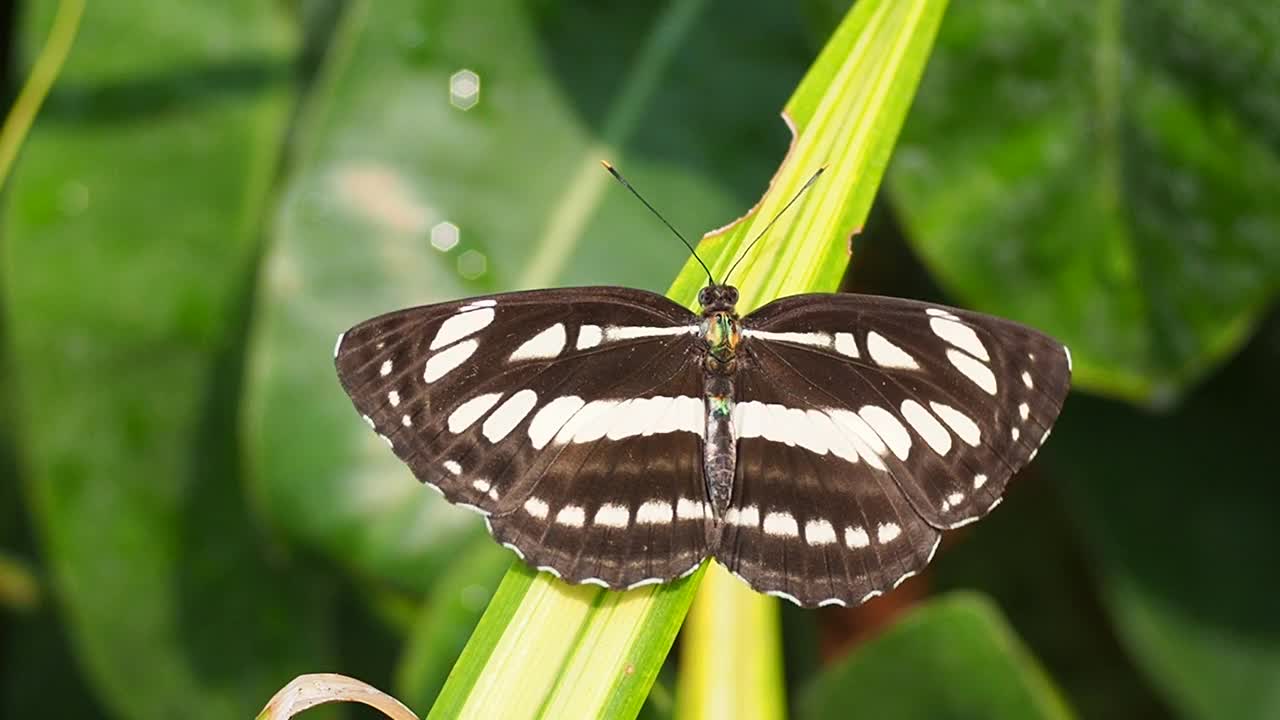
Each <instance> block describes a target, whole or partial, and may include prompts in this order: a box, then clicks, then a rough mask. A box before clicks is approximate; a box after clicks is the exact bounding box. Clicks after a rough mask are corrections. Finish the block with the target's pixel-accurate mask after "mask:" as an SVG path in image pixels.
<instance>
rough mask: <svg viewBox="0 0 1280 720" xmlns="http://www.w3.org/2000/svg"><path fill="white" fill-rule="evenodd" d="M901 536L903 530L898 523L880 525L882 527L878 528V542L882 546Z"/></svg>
mask: <svg viewBox="0 0 1280 720" xmlns="http://www.w3.org/2000/svg"><path fill="white" fill-rule="evenodd" d="M901 534H902V528H900V527H898V524H897V523H880V527H878V528H876V542H878V543H880V544H881V545H883V544H885V543H887V542H893V541H894V540H896V539H897V538H898V536H899V535H901Z"/></svg>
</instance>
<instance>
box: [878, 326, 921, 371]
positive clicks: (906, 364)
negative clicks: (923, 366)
mask: <svg viewBox="0 0 1280 720" xmlns="http://www.w3.org/2000/svg"><path fill="white" fill-rule="evenodd" d="M867 352H868V353H870V354H871V359H872V360H874V361H875V363H876V364H877V365H879V366H880V367H887V368H899V369H902V370H916V369H918V368H919V367H920V366H919V365H918V364H916V359H915V358H913V357H911V355H909V354H908V353H907V351H906V350H903V349H902V348H900V347H898V346H897V345H894V344H893V343H891V342H889V341H888V340H886V339H885V337H884V336H883V335H881V334H880V333H878V332H876V331H874V330H872V331H871V332H869V333H867Z"/></svg>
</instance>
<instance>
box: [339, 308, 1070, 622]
mask: <svg viewBox="0 0 1280 720" xmlns="http://www.w3.org/2000/svg"><path fill="white" fill-rule="evenodd" d="M737 299H738V291H737V290H736V289H734V288H733V287H731V286H728V285H722V284H715V283H712V284H710V285H708V286H706V287H704V288H703V289H702V291H701V293H700V294H699V298H698V300H699V303H700V305H701V309H702V311H701V313H700V314H694V313H692V312H690V311H689V310H688V309H686V308H684V307H682V306H680V305H678V304H676V303H675V302H673V301H671V300H669V299H667V298H665V297H663V296H661V295H657V294H654V293H650V292H645V291H641V290H632V289H626V288H619V287H581V288H566V289H556V290H534V291H528V292H514V293H506V294H500V295H492V296H487V297H480V298H472V299H467V300H460V301H456V302H447V303H441V304H437V305H428V306H424V307H418V308H412V309H408V310H401V311H399V312H393V313H390V314H387V315H383V316H381V317H377V318H374V319H372V320H369V321H368V322H365V323H362V324H360V325H357V326H356V327H354V328H352V329H351V330H349V331H347V332H346V333H344V334H343V335H342V336H340V337H339V338H338V343H337V346H336V348H335V362H336V364H337V369H338V376H339V378H340V379H341V382H342V385H343V387H344V388H345V389H346V391H347V393H348V394H349V395H350V396H351V399H352V401H353V402H354V404H355V406H356V408H357V409H358V410H359V411H360V413H362V414H363V415H364V418H365V420H366V421H367V422H368V423H369V424H370V425H371V426H372V427H373V429H374V430H375V431H376V432H377V433H378V434H380V435H381V436H382V437H383V438H384V439H385V440H386V441H387V443H388V444H389V445H390V446H391V448H392V450H394V451H395V453H396V455H397V456H399V457H400V459H401V460H403V461H404V462H405V463H407V464H408V465H409V467H410V468H411V469H412V470H413V473H414V475H416V476H417V477H418V479H420V480H422V481H423V482H425V483H427V484H428V485H430V486H432V487H434V488H436V489H437V490H439V491H440V492H441V493H443V494H444V496H445V498H447V499H448V500H449V501H450V502H452V503H454V504H457V505H459V506H462V507H466V508H470V509H473V510H475V511H477V512H479V513H481V514H482V515H483V516H484V517H485V521H486V523H487V524H488V527H489V530H490V532H491V533H492V534H493V536H494V537H495V538H496V539H497V540H498V541H499V542H501V543H502V544H503V545H505V546H507V547H509V548H511V549H512V550H513V551H514V552H515V553H516V554H518V555H519V556H520V557H521V558H523V559H524V560H525V562H527V563H528V564H530V565H532V566H534V567H536V568H538V569H539V570H545V571H547V572H549V573H553V574H555V575H556V576H558V577H561V578H563V579H565V580H567V581H569V582H575V583H595V584H598V585H602V586H605V587H609V588H619V589H621V588H631V587H636V586H639V585H645V584H648V583H656V582H664V581H667V580H671V579H674V578H678V577H682V576H685V575H687V574H689V573H691V572H693V571H694V570H695V569H696V568H697V567H698V566H699V565H700V564H701V563H702V562H703V561H704V560H705V559H707V558H708V557H711V556H714V557H715V558H716V559H717V560H718V561H719V562H720V563H722V564H723V565H725V566H726V567H727V568H728V569H729V570H731V571H732V572H734V573H735V574H737V575H738V576H739V577H741V578H742V579H743V580H745V581H746V582H747V583H748V584H749V585H750V586H751V587H753V588H755V589H756V590H758V591H761V592H765V593H768V594H771V595H775V596H778V597H782V598H785V599H787V600H790V601H792V602H795V603H797V604H799V605H803V606H814V605H854V604H858V603H860V602H863V601H865V600H867V599H869V598H871V597H874V596H876V595H878V594H880V593H883V592H885V591H886V590H888V589H891V588H893V587H896V586H897V585H898V584H899V583H901V582H902V581H903V580H904V579H906V578H908V577H910V576H911V575H913V574H915V573H917V572H919V571H920V570H921V569H923V568H924V567H925V566H926V565H927V564H928V563H929V561H930V560H931V559H932V557H933V554H934V551H935V550H936V549H937V547H938V543H939V540H940V537H941V535H940V533H941V531H942V530H946V529H950V528H955V527H959V526H961V525H964V524H966V523H969V522H972V521H974V520H977V519H978V518H980V517H982V516H983V515H985V514H986V513H988V512H990V511H991V509H992V508H994V507H995V506H996V505H997V504H998V503H999V502H1000V499H1001V495H1002V493H1003V492H1004V489H1005V486H1006V484H1007V483H1008V481H1009V478H1010V476H1012V475H1013V474H1014V473H1015V472H1017V471H1018V469H1019V468H1021V467H1022V466H1024V465H1026V464H1027V463H1028V462H1029V461H1030V460H1031V459H1032V458H1034V457H1035V454H1036V452H1037V450H1038V449H1039V448H1040V446H1041V444H1042V443H1043V442H1044V441H1045V439H1046V438H1048V436H1049V429H1050V426H1051V425H1052V424H1053V422H1054V419H1055V418H1056V417H1057V415H1058V412H1059V410H1060V409H1061V407H1062V403H1063V400H1064V398H1065V397H1066V394H1067V390H1068V387H1069V384H1070V371H1071V356H1070V353H1069V351H1068V350H1067V349H1066V347H1064V346H1063V345H1062V344H1061V343H1058V342H1056V341H1055V340H1053V339H1051V338H1049V337H1048V336H1046V335H1044V334H1042V333H1040V332H1038V331H1036V330H1033V329H1031V328H1028V327H1025V326H1023V325H1020V324H1017V323H1014V322H1010V321H1007V320H1002V319H1000V318H995V317H991V316H988V315H982V314H978V313H973V312H968V311H964V310H958V309H954V308H948V307H942V306H939V305H934V304H930V303H923V302H916V301H912V300H902V299H897V298H888V297H878V296H869V295H852V294H834V295H833V294H813V295H796V296H792V297H785V298H781V299H779V300H776V301H774V302H771V303H769V304H767V305H765V306H763V307H761V308H759V309H758V310H756V311H754V312H752V313H750V314H748V315H746V316H744V317H741V318H739V317H738V316H737V314H736V312H735V310H734V305H735V304H736V302H737Z"/></svg>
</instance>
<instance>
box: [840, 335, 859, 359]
mask: <svg viewBox="0 0 1280 720" xmlns="http://www.w3.org/2000/svg"><path fill="white" fill-rule="evenodd" d="M835 348H836V352H838V353H840V354H841V355H848V356H849V357H852V358H856V357H858V341H857V340H855V339H854V338H853V333H847V332H838V333H836V343H835Z"/></svg>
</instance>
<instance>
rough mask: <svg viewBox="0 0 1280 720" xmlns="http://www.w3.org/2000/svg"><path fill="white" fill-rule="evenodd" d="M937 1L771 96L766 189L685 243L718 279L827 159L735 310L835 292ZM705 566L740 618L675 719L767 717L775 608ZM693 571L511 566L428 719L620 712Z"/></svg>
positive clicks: (678, 609)
mask: <svg viewBox="0 0 1280 720" xmlns="http://www.w3.org/2000/svg"><path fill="white" fill-rule="evenodd" d="M944 7H945V2H942V1H940V0H914V1H913V2H907V3H898V2H864V3H862V4H859V5H858V6H857V8H856V9H855V10H854V11H853V12H851V13H850V14H849V16H848V18H846V20H845V22H844V23H843V24H842V25H841V27H840V28H839V29H838V30H837V31H836V33H835V34H834V35H833V36H832V38H831V39H830V40H829V41H828V43H827V45H826V46H825V48H824V49H823V51H822V53H821V55H820V56H819V57H818V59H817V60H816V61H815V62H814V64H813V65H812V66H811V68H810V69H809V72H808V73H807V74H806V75H805V78H804V80H803V81H802V82H801V83H800V85H799V87H798V88H797V89H796V90H795V92H794V94H793V95H792V98H791V100H790V101H789V102H788V103H787V105H786V109H785V111H784V115H785V117H786V118H787V120H788V121H789V125H790V127H791V128H792V129H793V130H794V132H795V134H796V135H795V139H794V141H793V143H792V146H791V151H790V152H789V153H788V155H787V157H786V158H785V159H784V161H783V164H782V166H781V168H780V169H779V170H778V172H777V173H776V174H775V175H774V178H773V180H772V182H771V183H770V185H769V189H768V191H767V192H766V193H765V195H764V197H763V198H762V199H761V200H760V202H759V203H758V204H757V205H756V207H755V208H753V210H752V211H751V212H749V213H748V214H747V215H746V216H744V217H743V218H742V219H741V220H740V221H738V222H735V223H733V224H731V225H730V226H728V227H726V228H723V229H722V230H720V231H716V232H715V233H712V234H710V235H709V236H707V237H706V238H704V240H703V242H702V243H701V245H700V248H701V253H703V256H704V257H706V258H708V263H709V264H710V265H711V266H712V267H713V268H715V269H716V270H717V271H718V273H719V274H720V275H721V276H722V275H723V273H724V271H725V270H727V268H728V267H729V264H730V263H731V262H732V260H733V258H734V257H736V256H738V255H739V253H741V252H743V251H744V250H745V249H746V246H747V244H748V243H749V242H750V239H751V238H753V237H755V236H756V235H757V234H758V233H759V232H760V230H761V229H762V228H763V227H764V226H765V225H766V224H767V223H769V222H770V220H771V218H773V217H774V216H775V215H776V214H777V213H778V211H779V210H781V209H782V208H783V207H784V206H785V205H786V204H787V203H788V201H790V200H791V199H792V198H793V197H795V196H796V193H797V192H798V191H799V190H800V189H801V188H802V187H803V186H804V185H805V183H806V182H807V181H809V180H810V178H811V177H812V176H813V173H814V171H815V170H816V169H817V168H819V167H822V166H823V165H824V164H825V165H828V173H827V174H826V175H825V176H824V177H823V182H822V183H819V184H818V185H816V186H815V188H814V189H813V190H812V191H811V192H810V193H809V194H808V195H806V196H805V197H803V198H802V199H801V200H800V201H799V202H797V203H796V204H795V206H794V207H793V208H792V209H790V210H789V211H788V212H787V213H786V214H785V215H782V216H781V217H780V218H779V221H778V222H777V224H776V225H775V226H774V227H773V230H772V232H771V234H770V237H769V242H768V243H765V244H762V245H758V246H756V247H755V248H754V249H753V252H751V253H748V254H747V255H745V257H744V264H743V265H742V266H741V274H740V275H736V276H735V278H737V279H738V280H735V281H736V282H739V284H740V285H741V286H742V288H743V293H742V302H741V305H740V307H743V308H750V307H754V306H756V305H759V304H760V303H762V302H764V301H765V300H767V299H769V298H770V297H771V295H770V294H771V293H772V294H777V295H788V294H793V293H796V292H803V291H812V290H834V289H835V287H836V285H837V284H838V282H839V279H840V277H841V275H842V273H843V270H844V266H845V264H846V263H847V262H848V238H849V235H850V234H851V233H852V232H854V231H855V230H856V229H858V228H859V227H860V226H861V224H862V222H863V221H864V220H865V217H866V213H867V211H868V209H869V207H870V204H871V199H872V196H873V195H874V192H875V188H876V186H877V184H878V181H879V179H880V176H881V174H882V172H883V170H884V167H885V164H886V162H887V159H888V155H889V152H890V150H891V149H892V147H893V142H894V140H895V138H896V136H897V132H898V129H899V128H900V127H901V124H902V121H903V118H904V116H905V114H906V109H907V106H908V105H909V104H910V102H911V97H912V94H913V92H914V90H915V87H916V83H917V81H918V80H919V77H920V74H921V72H922V71H923V67H924V63H925V61H926V59H927V57H928V53H929V48H930V46H931V44H932V41H933V36H934V32H935V29H936V28H937V24H938V21H939V20H940V16H941V13H942V10H943V8H944ZM779 257H783V258H785V259H786V262H779V261H778V258H779ZM705 281H706V275H705V274H704V272H703V270H702V268H701V267H700V266H699V265H698V264H697V262H696V261H694V260H692V259H690V260H689V262H687V263H686V265H685V268H684V271H683V272H682V273H681V274H680V275H679V276H678V277H677V279H676V281H675V283H674V284H673V285H672V287H671V289H670V290H669V291H668V296H669V297H672V298H674V299H675V300H676V301H678V302H681V303H684V304H686V305H688V306H690V307H693V306H695V297H696V294H697V291H698V289H699V288H700V287H701V286H702V285H703V284H704V283H705ZM705 567H706V566H704V568H705ZM709 567H710V568H711V570H710V573H711V578H709V582H713V583H721V582H724V583H731V584H729V585H726V586H725V587H723V588H720V587H716V588H714V589H715V590H717V592H715V593H714V597H715V598H717V601H718V602H724V603H728V604H729V605H731V606H732V607H729V608H724V607H721V606H719V605H716V606H713V610H712V611H711V612H708V613H706V614H705V617H714V616H716V614H717V612H721V613H722V614H723V616H725V617H733V618H745V619H749V620H750V622H751V624H750V625H746V626H739V627H735V628H733V632H724V630H723V629H722V627H723V626H722V625H721V624H719V623H716V624H713V625H712V626H710V627H706V628H703V629H704V630H706V632H703V633H699V634H698V637H697V638H696V640H695V642H696V643H697V645H699V646H700V648H699V649H695V650H694V651H693V652H692V653H687V654H686V660H687V663H686V669H687V672H688V673H690V676H689V677H688V678H682V679H681V690H682V692H684V693H685V694H686V696H685V697H681V698H680V699H679V707H680V708H681V709H682V710H683V712H684V713H685V714H692V713H699V714H718V713H725V714H726V716H738V717H743V716H744V715H743V714H742V712H741V711H745V712H749V713H751V714H753V715H755V716H760V717H770V716H776V715H779V714H780V713H781V712H783V708H784V707H785V696H784V694H783V691H782V683H781V677H780V672H779V664H780V663H779V660H778V655H779V649H778V638H777V624H776V609H775V608H774V607H772V605H773V604H774V603H775V602H776V601H775V600H773V599H772V598H768V597H765V596H763V595H760V594H757V593H753V592H751V591H749V590H747V589H746V587H745V586H743V585H741V584H740V583H738V582H737V581H735V580H731V579H728V578H727V576H726V575H724V574H723V572H722V571H721V570H719V569H718V568H717V567H716V566H715V565H710V566H709ZM704 571H705V569H704V570H700V571H698V572H695V573H694V574H693V575H692V576H691V577H689V578H688V579H686V580H682V581H678V582H674V583H670V584H667V585H663V586H647V587H642V588H638V589H636V590H632V591H629V592H611V591H605V590H601V589H599V588H594V587H589V586H577V587H571V586H568V585H565V584H564V583H562V582H560V581H558V580H556V579H554V578H553V577H552V576H551V575H548V574H539V575H536V576H535V575H534V574H533V573H532V571H530V570H529V569H528V568H527V567H525V566H524V565H517V566H516V567H515V568H514V569H513V570H512V571H511V572H509V573H508V574H507V577H506V579H505V580H504V581H503V584H502V585H501V586H499V589H498V592H497V593H496V594H495V596H494V601H493V604H492V605H491V606H490V609H489V610H488V611H487V612H486V613H485V616H484V617H483V618H482V619H481V622H480V625H479V627H478V628H477V629H476V633H475V635H474V636H473V637H472V640H471V642H470V643H468V645H467V648H466V650H465V651H464V653H463V655H462V657H461V658H460V659H459V661H458V664H457V666H456V667H455V668H454V672H453V673H452V674H451V675H450V677H449V680H448V681H447V683H446V685H445V688H444V690H443V691H442V693H441V696H440V698H439V700H437V703H436V705H435V706H434V707H433V708H432V715H433V716H435V717H453V716H456V715H463V714H466V715H474V716H477V717H516V716H521V715H526V714H529V713H530V712H534V711H536V712H540V713H544V714H546V715H548V716H551V717H561V716H563V717H595V716H609V717H633V716H634V715H635V714H636V713H637V712H638V711H639V709H640V705H641V703H642V702H643V699H644V695H645V693H646V692H647V690H648V688H649V686H650V685H651V683H652V682H653V678H654V676H655V675H656V674H657V672H658V668H659V667H660V666H661V664H662V661H663V660H664V659H665V657H666V655H667V652H668V650H669V649H670V645H671V642H672V640H673V639H674V636H675V632H676V630H677V629H678V628H679V627H680V624H681V622H682V620H683V619H684V615H685V612H686V611H687V609H688V607H689V602H690V600H691V598H692V595H693V592H694V590H695V588H696V587H697V585H698V583H699V582H700V581H701V580H702V577H703V574H704ZM719 590H723V592H719ZM720 598H725V599H724V600H722V601H720V600H719V599H720ZM726 610H728V611H727V612H725V611H726ZM735 636H738V637H735ZM722 641H723V642H722ZM730 642H732V644H729V643H730ZM714 652H728V653H732V654H733V655H734V657H735V659H737V658H738V656H745V657H742V658H741V664H740V665H738V666H736V667H735V669H736V670H742V671H744V677H742V678H741V680H742V681H743V683H744V685H741V686H739V685H735V686H734V687H736V688H739V689H740V690H741V691H740V692H738V693H737V697H735V698H732V699H730V700H729V701H728V702H727V703H725V704H721V703H720V702H719V701H720V700H722V699H725V698H727V697H728V696H729V695H730V694H731V693H726V692H723V690H722V688H723V687H724V684H725V679H726V677H727V676H726V674H725V673H724V672H722V670H723V669H724V668H723V664H721V665H716V664H714V663H712V662H710V661H709V658H710V657H712V654H713V653H714ZM531 659H532V661H531ZM685 671H686V670H682V672H685Z"/></svg>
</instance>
